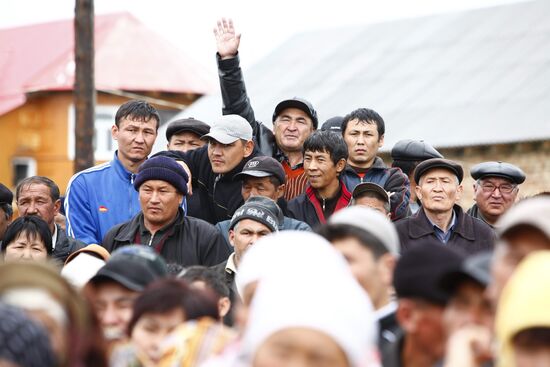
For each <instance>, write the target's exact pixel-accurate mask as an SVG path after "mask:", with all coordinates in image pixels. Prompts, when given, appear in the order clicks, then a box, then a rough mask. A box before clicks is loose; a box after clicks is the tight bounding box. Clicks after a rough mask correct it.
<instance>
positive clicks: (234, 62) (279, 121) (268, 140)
mask: <svg viewBox="0 0 550 367" xmlns="http://www.w3.org/2000/svg"><path fill="white" fill-rule="evenodd" d="M214 34H215V36H216V45H217V48H218V53H217V59H218V75H219V76H220V87H221V90H222V98H223V106H224V108H223V114H224V115H225V114H238V115H240V116H242V117H244V118H245V119H246V120H247V121H248V122H249V123H250V124H251V126H252V128H253V130H254V139H255V142H256V144H257V146H258V149H259V150H260V151H261V152H262V153H263V154H265V155H267V156H271V157H273V158H275V159H277V160H278V161H279V162H281V164H282V165H283V167H284V170H285V173H286V175H287V180H286V181H287V183H286V186H285V193H284V198H285V199H286V200H291V199H293V198H295V197H296V196H298V195H300V194H301V193H303V192H304V191H305V188H306V185H307V178H306V175H305V172H304V167H303V160H304V156H303V152H302V146H303V145H304V141H305V140H306V139H307V137H308V136H309V135H311V133H312V132H314V131H315V130H316V129H317V126H318V124H319V121H318V119H317V112H316V111H315V109H314V108H313V106H312V105H311V103H310V102H308V101H306V100H305V99H302V98H298V97H294V98H290V99H286V100H283V101H281V102H279V104H277V106H276V107H275V111H274V112H273V120H272V121H273V132H272V131H271V130H270V129H269V128H268V127H266V126H265V125H263V124H262V123H261V122H259V121H256V117H255V116H254V110H253V109H252V106H251V104H250V100H249V98H248V95H247V93H246V87H245V83H244V78H243V75H242V71H241V68H240V60H239V55H238V50H239V44H240V37H241V36H240V34H236V33H235V29H234V27H233V22H232V21H231V20H225V19H222V20H221V21H218V26H217V28H216V29H215V30H214Z"/></svg>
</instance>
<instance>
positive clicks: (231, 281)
mask: <svg viewBox="0 0 550 367" xmlns="http://www.w3.org/2000/svg"><path fill="white" fill-rule="evenodd" d="M214 35H215V39H216V45H217V51H218V52H217V60H218V72H219V80H220V86H221V90H222V98H223V109H222V113H221V114H220V117H219V118H218V119H216V120H214V121H208V123H205V122H202V121H200V120H198V119H195V118H185V119H181V120H177V121H173V122H171V123H170V124H169V125H168V128H167V130H166V138H167V140H168V145H167V147H166V148H167V149H166V150H165V151H162V152H158V153H156V154H154V155H151V151H152V147H153V144H154V142H155V139H156V138H157V133H158V129H159V126H160V123H161V119H160V116H159V113H158V111H157V110H156V109H155V107H154V106H152V105H150V104H149V103H147V102H146V101H142V100H130V101H128V102H126V103H124V104H123V105H121V106H120V108H119V109H118V111H117V113H116V116H115V121H114V125H113V127H112V137H113V139H114V140H115V141H116V142H117V143H118V149H117V151H116V152H115V154H114V157H113V159H112V160H111V161H110V162H107V163H104V164H101V165H98V166H95V167H92V168H89V169H86V170H84V171H81V172H78V173H76V174H75V175H74V176H73V177H72V178H71V180H70V181H69V183H68V186H67V190H66V192H65V195H64V197H61V193H60V190H59V187H58V184H57V183H55V182H53V181H52V180H51V179H49V178H47V177H43V176H33V177H28V178H25V179H24V180H22V181H20V182H19V183H18V184H17V186H16V187H15V191H14V192H12V190H10V189H9V188H8V187H6V186H4V185H2V184H0V243H1V252H2V257H3V263H2V264H1V265H0V366H21V367H27V366H29V367H33V366H41V367H50V366H51V367H53V366H71V367H72V366H90V367H92V366H94V367H96V366H97V367H102V366H113V367H132V366H143V367H149V366H161V367H162V366H186V367H187V366H227V367H240V366H254V367H272V366H273V367H274V366H276V367H279V366H281V367H282V366H304V367H305V366H320V367H323V366H327V367H329V366H330V367H370V366H373V367H377V366H383V367H399V366H403V367H431V366H441V367H474V366H475V367H481V366H493V365H494V366H502V367H512V366H517V367H535V366H550V317H549V316H548V315H549V313H548V312H547V310H548V309H550V293H549V290H550V251H549V250H550V197H549V196H548V195H547V194H545V193H541V194H539V195H535V196H534V197H523V198H520V197H519V187H520V185H521V184H522V183H523V182H524V181H525V179H526V176H525V173H524V172H523V171H522V170H521V168H519V167H516V166H514V165H512V164H510V163H506V162H500V161H490V162H479V164H477V165H475V166H474V167H472V169H471V170H470V172H469V174H470V176H471V177H472V178H473V179H474V180H475V183H474V195H475V197H474V200H475V205H474V206H473V207H471V208H462V207H461V206H460V205H459V201H460V199H461V195H462V192H463V185H462V181H463V179H464V176H465V174H468V172H464V169H463V167H462V166H461V165H460V163H459V162H455V161H452V160H449V159H446V158H444V157H443V155H442V154H441V153H440V152H438V151H437V150H436V149H435V148H434V147H432V146H431V145H430V144H429V143H428V142H425V141H415V140H402V141H399V142H398V143H396V144H395V146H394V147H393V148H392V150H391V157H392V164H391V167H388V166H386V165H385V163H384V162H383V160H382V159H381V158H380V157H379V156H378V151H379V149H380V148H381V147H382V146H383V143H384V136H385V122H384V120H383V118H382V116H380V115H379V114H378V113H377V112H375V111H374V110H372V109H368V108H358V109H356V110H354V111H351V112H349V113H347V114H345V115H344V116H343V117H341V116H335V117H333V118H331V119H329V120H327V121H326V122H324V123H322V124H320V123H319V121H318V117H317V112H316V110H315V108H314V107H313V105H312V104H311V103H310V102H308V101H307V100H306V99H304V98H298V97H294V98H290V99H286V100H283V101H281V102H280V103H278V104H277V105H276V106H275V108H274V112H273V121H272V122H273V128H272V129H270V128H267V127H266V126H265V125H264V124H263V123H261V122H260V121H257V120H256V117H255V114H254V110H253V108H252V104H251V100H250V99H249V97H248V95H247V91H246V87H245V82H244V77H243V73H242V71H241V69H240V66H239V55H238V48H239V43H240V35H239V34H237V33H236V32H235V29H234V27H233V24H232V22H231V21H230V20H225V19H222V20H220V21H219V22H218V24H217V27H216V28H215V30H214ZM342 112H343V113H344V112H346V111H342ZM495 159H498V157H495ZM13 203H15V205H16V206H17V210H18V213H19V217H18V218H13V207H12V205H13ZM546 307H549V308H546Z"/></svg>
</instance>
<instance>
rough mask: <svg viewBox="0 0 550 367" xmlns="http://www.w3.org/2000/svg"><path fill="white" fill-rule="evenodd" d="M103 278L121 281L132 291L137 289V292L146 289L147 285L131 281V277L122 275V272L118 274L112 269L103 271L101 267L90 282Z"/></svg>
mask: <svg viewBox="0 0 550 367" xmlns="http://www.w3.org/2000/svg"><path fill="white" fill-rule="evenodd" d="M101 279H110V280H114V281H115V282H117V283H120V284H121V285H123V286H124V287H126V288H128V289H130V290H132V291H135V292H141V291H143V290H144V289H145V287H144V286H143V285H140V284H137V283H135V282H133V281H131V280H130V279H128V278H125V277H124V276H122V275H120V274H117V273H114V272H112V271H110V270H103V271H102V270H101V269H99V271H98V272H97V274H96V275H94V276H93V277H92V278H91V279H90V281H89V282H90V283H95V282H97V281H100V280H101Z"/></svg>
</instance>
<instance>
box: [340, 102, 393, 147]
mask: <svg viewBox="0 0 550 367" xmlns="http://www.w3.org/2000/svg"><path fill="white" fill-rule="evenodd" d="M351 120H358V121H363V122H366V123H368V124H376V130H377V131H378V140H380V139H381V138H382V136H383V135H384V134H385V133H386V125H385V124H384V119H383V118H382V116H380V115H379V114H378V112H376V111H374V110H371V109H369V108H358V109H356V110H354V111H351V112H350V113H348V114H347V115H346V116H344V121H342V135H344V133H345V132H346V128H347V127H348V123H349V122H350V121H351Z"/></svg>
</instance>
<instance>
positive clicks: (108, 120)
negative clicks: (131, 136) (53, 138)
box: [67, 105, 118, 161]
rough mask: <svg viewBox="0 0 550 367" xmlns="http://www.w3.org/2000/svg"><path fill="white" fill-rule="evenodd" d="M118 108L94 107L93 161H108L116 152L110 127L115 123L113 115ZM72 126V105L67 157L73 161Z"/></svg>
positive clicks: (73, 117)
mask: <svg viewBox="0 0 550 367" xmlns="http://www.w3.org/2000/svg"><path fill="white" fill-rule="evenodd" d="M117 110H118V106H105V105H104V106H96V108H95V124H94V138H93V142H92V144H93V148H94V159H95V160H98V161H108V160H111V159H112V158H113V154H114V152H115V150H116V148H117V147H116V144H115V143H114V142H113V138H112V137H111V127H112V126H113V125H114V123H115V115H116V111H117ZM74 125H75V113H74V105H71V106H70V107H69V129H68V132H69V138H68V147H67V149H68V155H69V159H74Z"/></svg>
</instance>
